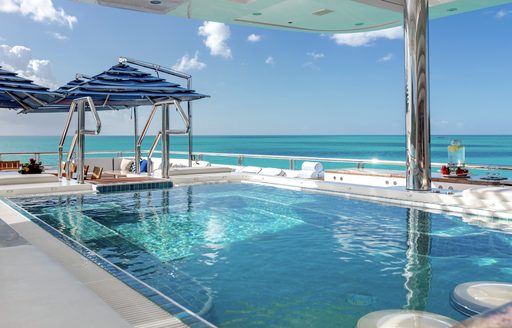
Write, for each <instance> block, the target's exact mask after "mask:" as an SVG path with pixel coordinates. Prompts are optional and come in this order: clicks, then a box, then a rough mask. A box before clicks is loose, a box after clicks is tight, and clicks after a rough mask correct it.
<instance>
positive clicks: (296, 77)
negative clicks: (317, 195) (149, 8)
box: [0, 0, 512, 135]
mask: <svg viewBox="0 0 512 328" xmlns="http://www.w3.org/2000/svg"><path fill="white" fill-rule="evenodd" d="M24 1H34V3H36V4H37V6H40V7H41V8H42V9H45V10H41V11H38V10H37V8H36V9H33V10H32V11H29V12H27V11H26V10H25V11H22V10H21V9H20V8H21V7H19V8H16V7H15V6H16V5H19V4H20V3H23V2H24ZM13 6H14V7H13ZM37 6H36V7H37ZM201 31H202V32H201ZM398 32H399V31H398ZM399 34H400V33H398V34H397V33H396V31H395V32H393V31H391V32H385V33H381V35H380V37H378V35H377V36H375V38H374V39H373V40H369V41H368V40H367V39H364V38H361V36H355V40H356V41H359V43H358V42H356V41H354V40H353V39H350V40H349V41H350V42H349V41H347V39H342V38H340V39H338V41H339V42H338V43H337V42H336V41H337V40H336V39H334V38H333V37H332V36H331V35H319V34H311V33H300V32H289V31H279V30H271V29H260V28H252V27H244V26H237V25H227V26H226V25H216V24H206V23H205V22H202V21H197V20H186V19H181V18H175V17H171V16H159V15H152V14H144V13H138V12H131V11H126V10H119V9H112V8H107V7H101V6H96V5H88V4H83V3H78V2H73V1H64V0H55V1H53V2H52V1H51V0H0V45H1V46H0V47H1V48H0V65H2V66H4V68H6V67H7V68H9V67H11V68H13V69H15V70H17V71H20V72H21V73H22V74H24V75H25V76H27V77H30V78H33V79H35V80H36V82H39V83H42V84H46V85H49V86H58V85H61V84H64V83H66V82H68V81H69V80H71V79H72V78H73V77H74V75H75V73H77V72H80V73H84V74H96V73H99V72H100V71H103V70H105V69H107V68H108V67H110V66H112V65H114V64H116V61H117V57H118V56H120V55H124V56H128V57H133V58H137V59H141V60H145V61H149V62H154V63H158V64H161V65H164V66H169V67H172V66H175V67H178V66H179V65H178V64H179V63H180V59H181V58H183V57H184V56H188V61H187V60H185V61H184V63H185V64H187V65H185V66H181V67H180V68H185V69H186V70H187V71H188V72H189V73H191V74H192V75H193V76H194V88H195V89H196V90H198V91H199V92H201V93H206V94H209V95H211V98H209V99H205V100H200V101H198V102H196V103H195V105H194V114H195V115H194V128H195V133H197V134H220V135H224V134H401V133H403V131H404V69H403V39H402V38H400V37H399ZM208 35H210V36H211V37H214V38H213V41H212V39H210V42H209V43H205V40H207V38H208ZM250 35H254V36H252V37H251V38H250V39H251V40H249V36H250ZM215 37H217V39H215ZM219 38H220V40H221V41H222V42H215V40H219ZM344 40H345V42H343V41H344ZM255 41H257V42H255ZM365 41H367V42H366V43H365ZM339 43H342V44H339ZM347 43H348V44H347ZM361 43H363V44H361ZM356 45H357V46H356ZM511 58H512V5H506V6H501V7H494V8H490V9H486V10H481V11H475V12H472V13H467V14H461V15H456V16H452V17H448V18H443V19H438V20H434V21H431V24H430V86H431V89H430V100H431V116H432V132H433V133H434V134H510V133H511V128H510V126H511V123H512V60H511ZM185 59H187V58H185ZM191 59H192V61H191ZM145 112H147V110H145V111H143V114H142V116H145ZM101 116H102V120H103V121H104V129H103V133H104V134H131V133H132V130H131V127H132V122H131V120H130V114H129V112H128V111H125V112H105V113H102V114H101ZM63 121H64V116H63V115H62V114H57V115H56V114H52V115H22V116H21V115H15V114H14V112H12V111H6V110H1V111H0V135H27V134H35V135H58V134H60V132H61V130H62V124H63Z"/></svg>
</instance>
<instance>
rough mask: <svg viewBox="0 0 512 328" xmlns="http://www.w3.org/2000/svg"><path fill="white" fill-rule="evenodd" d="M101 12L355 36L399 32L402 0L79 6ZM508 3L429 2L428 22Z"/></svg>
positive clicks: (101, 0) (176, 0)
mask: <svg viewBox="0 0 512 328" xmlns="http://www.w3.org/2000/svg"><path fill="white" fill-rule="evenodd" d="M79 1H82V2H88V3H96V4H100V5H103V6H110V7H117V8H124V9H131V10H137V11H143V12H149V13H157V14H167V15H173V16H178V17H184V18H195V19H201V20H210V21H216V22H223V23H232V24H233V23H234V24H244V25H252V26H259V27H268V28H277V29H286V30H296V31H308V32H319V33H354V32H364V31H371V30H378V29H385V28H390V27H395V26H399V25H401V24H402V21H403V14H402V13H403V3H404V0H151V1H150V0H143V1H141V0H79ZM505 3H512V0H430V18H439V17H445V16H450V15H454V14H459V13H464V12H468V11H472V10H477V9H482V8H487V7H492V6H497V5H501V4H505Z"/></svg>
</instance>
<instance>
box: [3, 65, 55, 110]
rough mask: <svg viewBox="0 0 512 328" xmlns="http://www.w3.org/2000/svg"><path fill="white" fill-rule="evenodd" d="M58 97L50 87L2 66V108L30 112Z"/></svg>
mask: <svg viewBox="0 0 512 328" xmlns="http://www.w3.org/2000/svg"><path fill="white" fill-rule="evenodd" d="M57 98H58V95H56V94H55V93H53V92H50V91H48V88H45V87H42V86H40V85H37V84H34V83H33V82H32V81H31V80H28V79H25V78H22V77H20V76H18V75H17V74H16V73H13V72H9V71H6V70H4V69H2V68H1V67H0V108H8V109H22V110H23V112H30V111H32V110H34V109H36V108H38V107H40V106H44V105H47V104H49V103H52V102H53V101H55V100H56V99H57Z"/></svg>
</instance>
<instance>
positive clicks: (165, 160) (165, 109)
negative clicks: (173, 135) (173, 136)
mask: <svg viewBox="0 0 512 328" xmlns="http://www.w3.org/2000/svg"><path fill="white" fill-rule="evenodd" d="M162 178H164V179H168V178H169V104H163V105H162Z"/></svg>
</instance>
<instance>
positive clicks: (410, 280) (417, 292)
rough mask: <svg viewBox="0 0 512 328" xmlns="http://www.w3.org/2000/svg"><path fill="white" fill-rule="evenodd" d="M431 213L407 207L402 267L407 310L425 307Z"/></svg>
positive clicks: (429, 270)
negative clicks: (405, 245)
mask: <svg viewBox="0 0 512 328" xmlns="http://www.w3.org/2000/svg"><path fill="white" fill-rule="evenodd" d="M430 233H431V214H430V213H428V212H424V211H420V210H417V209H412V208H411V209H407V252H406V258H407V263H406V265H405V268H404V274H403V276H404V277H405V279H406V281H405V284H404V287H405V289H406V290H407V295H406V305H405V306H404V308H406V309H409V310H418V311H424V310H425V309H426V307H427V303H428V299H429V292H430V284H431V281H432V267H431V265H430V259H429V255H430V247H431V237H430Z"/></svg>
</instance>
